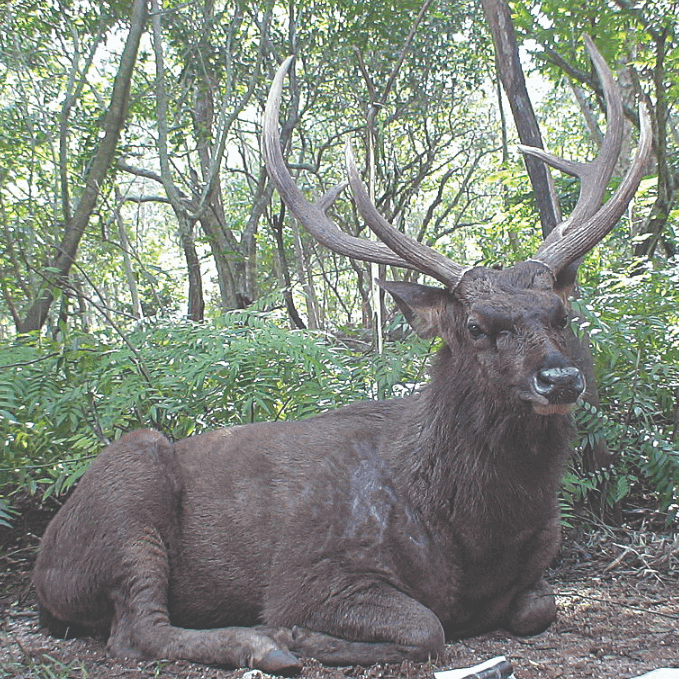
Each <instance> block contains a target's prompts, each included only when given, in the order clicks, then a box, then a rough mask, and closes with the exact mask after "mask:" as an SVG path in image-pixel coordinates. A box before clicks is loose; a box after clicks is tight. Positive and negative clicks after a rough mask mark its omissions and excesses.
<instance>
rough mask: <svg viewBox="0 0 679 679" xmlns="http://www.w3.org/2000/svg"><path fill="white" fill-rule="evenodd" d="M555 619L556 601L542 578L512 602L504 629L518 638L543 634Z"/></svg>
mask: <svg viewBox="0 0 679 679" xmlns="http://www.w3.org/2000/svg"><path fill="white" fill-rule="evenodd" d="M555 619H556V601H555V600H554V593H553V592H552V589H551V587H550V586H549V585H548V584H547V582H546V581H545V579H544V578H540V580H538V582H537V583H536V584H535V585H534V586H533V587H531V588H529V589H525V590H523V591H521V592H519V593H518V594H517V595H516V596H515V597H514V601H513V602H512V605H511V608H510V611H509V615H508V616H507V620H506V621H505V623H504V627H505V628H506V629H507V630H508V631H510V632H511V633H512V634H516V635H518V636H532V635H534V634H540V632H544V631H545V630H546V629H547V628H548V627H549V626H550V625H551V624H552V623H553V622H554V620H555Z"/></svg>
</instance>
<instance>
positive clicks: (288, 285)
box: [0, 0, 679, 526]
mask: <svg viewBox="0 0 679 679" xmlns="http://www.w3.org/2000/svg"><path fill="white" fill-rule="evenodd" d="M494 7H495V9H497V8H498V7H499V8H500V9H501V10H503V11H505V10H510V11H511V16H512V19H513V25H514V29H515V32H516V33H515V35H516V40H517V45H516V47H517V49H518V51H519V54H520V55H521V63H522V64H523V69H524V72H525V74H526V77H527V81H528V91H529V92H530V95H531V98H532V102H533V106H534V109H535V114H536V120H537V121H538V123H539V127H540V130H541V133H542V137H543V140H544V142H545V146H546V147H547V148H549V149H550V150H551V151H552V152H553V153H556V154H558V155H562V156H565V157H569V158H575V159H578V160H584V159H586V158H590V157H592V156H593V155H594V154H596V151H597V145H598V144H599V143H600V140H601V134H602V128H604V126H605V115H604V112H603V103H602V98H601V96H600V95H601V93H600V90H599V84H598V81H597V80H596V76H595V75H594V74H593V71H592V68H591V64H590V62H589V60H588V58H587V57H586V54H585V51H584V44H583V39H582V36H583V34H584V33H588V34H589V35H591V36H592V38H593V39H594V41H595V43H596V44H597V46H598V48H599V49H600V51H601V52H602V54H603V56H604V57H605V59H606V60H607V62H608V63H609V64H610V65H611V67H612V69H613V70H614V72H615V73H616V75H617V77H618V78H619V80H620V82H621V85H622V87H623V94H624V97H625V103H626V116H627V118H628V121H627V122H628V130H629V134H628V138H627V139H626V142H625V151H624V154H623V156H624V157H623V158H621V162H620V168H619V172H616V174H617V176H618V179H617V180H616V181H614V182H613V183H612V186H611V188H614V187H615V183H616V182H617V181H619V177H620V176H621V175H622V174H623V173H624V170H625V168H626V166H627V164H628V162H629V158H630V155H631V153H632V152H633V150H634V148H635V145H636V141H635V140H636V136H637V131H638V114H637V110H638V103H639V102H640V101H643V102H645V103H646V105H647V106H648V108H649V110H650V112H651V115H652V120H653V131H654V138H655V144H654V158H653V163H652V165H651V166H650V167H649V168H648V173H647V175H646V177H645V179H644V180H643V182H642V185H641V188H640V190H639V192H638V194H637V197H636V199H635V201H634V203H633V204H632V206H631V207H630V209H629V210H628V213H627V215H626V216H625V218H624V219H623V220H621V223H620V224H619V225H618V227H617V228H616V230H615V231H614V233H613V234H612V235H611V236H610V237H609V238H608V239H607V240H606V241H605V242H604V243H603V244H602V245H601V246H599V247H598V248H597V249H596V250H595V251H594V252H593V253H591V254H590V255H589V256H588V257H587V259H586V261H585V262H584V264H583V265H582V266H581V268H580V274H579V286H578V291H577V292H578V295H577V299H576V300H575V301H574V303H573V309H574V311H573V323H572V326H573V330H574V332H575V333H576V334H577V335H579V336H580V337H583V338H584V337H587V338H588V339H589V342H590V345H591V349H592V353H593V364H594V370H595V373H596V378H597V385H598V390H599V393H598V397H593V398H592V399H591V403H588V404H584V405H583V406H582V407H581V408H580V410H579V411H578V414H577V422H578V435H577V439H576V456H575V458H574V462H573V466H572V469H571V471H570V472H569V474H568V475H567V477H566V479H565V483H564V488H563V507H564V520H565V521H567V522H568V521H573V520H574V515H573V507H574V506H575V505H578V506H581V505H582V503H583V502H586V506H587V507H588V510H589V511H591V512H593V514H594V515H597V516H598V517H600V518H604V519H606V520H608V521H613V522H616V523H618V524H624V522H625V521H627V520H629V519H630V517H638V516H639V513H640V512H643V513H644V516H649V517H651V518H652V520H653V522H654V524H656V525H657V523H658V521H659V522H660V523H661V524H663V525H665V526H670V525H672V523H673V522H674V521H676V516H677V511H678V509H679V507H678V502H679V500H678V493H679V259H678V257H677V244H678V238H679V201H678V199H679V153H678V149H679V111H678V105H679V35H678V32H677V23H678V20H677V17H678V16H679V3H677V2H676V0H639V1H637V2H632V1H631V0H584V1H583V0H578V1H577V2H576V1H575V0H559V1H558V2H557V1H555V0H544V1H539V0H535V1H532V0H517V1H514V2H510V3H509V5H507V4H506V3H504V2H491V1H490V0H487V1H484V2H483V3H479V2H473V1H467V0H438V1H435V2H427V3H425V5H423V4H422V2H421V0H372V1H371V2H369V3H367V2H366V3H362V2H354V1H353V0H349V1H347V0H332V1H327V2H326V1H324V0H295V1H292V0H291V1H289V2H282V1H278V0H269V1H268V2H241V1H229V0H227V1H224V2H223V1H219V0H186V1H183V2H175V0H170V1H167V2H163V3H162V5H161V4H159V2H158V0H150V2H148V4H147V3H146V2H145V0H134V1H132V2H129V1H125V0H117V1H112V2H96V3H95V2H90V1H89V0H49V1H47V2H35V1H32V0H10V1H9V2H4V3H2V5H0V230H1V237H0V350H1V353H0V523H4V524H6V525H8V524H11V523H12V521H14V520H15V518H16V515H17V514H16V513H17V508H18V507H20V506H21V505H22V503H23V502H24V501H25V498H26V497H33V498H36V499H37V500H38V501H43V500H44V499H45V498H47V497H49V496H51V495H53V496H56V495H59V494H61V493H63V492H65V491H67V490H68V489H69V488H70V487H72V485H73V484H74V483H75V482H76V481H77V479H78V478H79V477H80V476H81V475H82V473H83V472H84V470H85V469H86V468H87V465H88V464H89V462H90V460H91V459H92V457H93V456H94V455H95V454H96V453H97V452H98V451H99V450H100V449H101V447H102V446H103V445H104V444H106V443H107V442H108V441H111V440H113V439H114V438H116V437H117V436H119V435H120V434H121V433H123V432H125V431H128V430H130V429H132V428H136V427H140V426H152V427H156V428H159V429H161V430H162V431H164V432H165V433H166V434H168V435H169V436H170V437H173V438H178V437H183V436H187V435H190V434H194V433H198V432H200V431H202V430H205V429H207V428H213V427H218V426H224V425H230V424H237V423H244V422H251V421H254V420H260V419H286V418H297V417H302V416H305V415H309V414H311V413H314V412H317V411H318V410H320V409H325V408H330V407H336V406H338V405H340V404H343V403H346V402H349V401H352V400H356V399H363V398H384V397H389V396H392V395H399V394H402V393H407V392H408V391H410V390H412V389H414V388H415V387H416V385H417V384H418V383H421V382H422V381H423V380H424V379H425V378H426V364H427V361H428V357H429V354H430V353H431V352H432V351H434V350H435V349H436V346H435V345H431V344H430V343H428V342H426V343H425V342H423V341H422V340H419V339H418V338H417V337H415V336H414V335H413V334H412V333H410V332H409V330H408V328H407V326H406V324H405V322H404V321H403V319H402V317H400V316H399V315H398V314H396V313H395V312H394V310H393V309H392V307H391V306H390V304H389V303H388V302H387V301H385V300H384V299H383V298H381V297H380V295H379V293H377V292H376V291H375V290H374V285H373V283H372V280H373V278H374V276H375V273H376V272H375V270H374V269H372V268H371V267H370V266H366V265H364V264H361V263H357V262H353V261H349V260H347V259H345V258H342V257H339V256H336V255H334V254H332V253H330V252H329V251H327V250H325V249H323V248H322V247H320V246H318V245H317V244H315V243H314V242H313V241H312V240H311V239H310V238H309V237H308V236H307V235H306V234H305V233H304V232H303V231H301V230H300V228H299V225H298V224H297V223H296V222H295V220H294V219H292V218H291V217H290V215H289V214H288V213H287V212H286V209H285V207H284V206H283V204H282V203H281V201H280V199H279V197H278V195H277V194H276V193H275V192H274V190H273V188H272V186H271V183H270V182H269V180H268V178H267V175H266V172H265V170H264V168H263V164H262V158H261V155H260V152H259V134H260V129H261V128H260V116H261V113H262V110H263V105H264V101H265V98H266V94H267V91H268V87H269V84H270V82H271V79H272V77H273V73H274V72H275V70H276V68H277V65H278V64H279V63H280V62H281V61H282V60H283V59H284V58H285V57H286V56H287V55H290V54H294V55H296V59H295V62H294V67H293V75H292V78H291V79H289V80H288V83H287V85H286V88H287V89H286V92H285V110H284V113H283V115H282V128H283V139H284V140H285V142H286V144H287V146H286V157H287V159H288V162H289V166H290V168H291V170H292V172H293V173H294V175H295V176H296V178H297V181H298V183H299V184H300V186H302V187H303V189H304V190H305V192H307V193H308V195H309V196H311V195H320V194H321V193H323V192H324V191H326V190H327V189H328V188H330V187H331V186H333V185H335V184H337V183H338V182H340V181H341V180H342V178H343V173H344V170H343V163H342V156H343V149H344V146H345V143H346V141H347V139H349V138H351V139H352V140H353V143H354V147H355V148H356V149H357V153H358V155H359V157H360V158H362V160H361V161H360V162H361V163H363V165H364V166H365V167H367V168H368V172H367V174H366V180H367V181H369V184H370V186H371V188H372V189H373V191H374V195H375V202H376V203H377V205H378V207H379V209H380V210H381V212H382V213H383V214H384V215H385V216H386V217H387V219H389V221H391V222H392V223H393V224H395V225H397V226H398V228H400V229H402V230H404V231H406V232H407V233H409V234H410V235H412V236H413V237H415V238H417V239H418V240H421V241H423V242H425V243H427V244H428V245H432V246H434V247H436V248H437V249H439V250H441V251H442V252H444V253H445V254H446V255H448V256H450V257H451V258H453V259H455V260H456V261H459V262H462V263H466V264H469V265H472V264H483V265H485V266H500V265H503V266H507V265H509V264H511V263H512V262H514V261H517V260H519V259H525V258H527V257H529V256H530V255H531V254H532V253H533V252H534V251H535V250H536V249H537V246H538V243H539V241H540V238H541V237H542V236H541V223H542V226H543V228H544V227H545V224H546V220H547V221H549V219H548V218H546V217H545V214H544V211H543V210H542V208H541V207H540V206H539V205H537V204H536V202H535V200H534V193H533V187H532V185H531V180H530V179H529V177H528V175H527V173H526V170H525V166H524V162H523V159H522V157H521V155H520V154H519V153H518V151H517V148H516V144H517V141H518V137H517V132H516V127H515V123H516V126H520V124H521V122H525V121H521V120H516V121H515V120H514V118H513V117H512V114H511V110H510V106H509V103H508V101H507V99H506V98H505V94H504V92H503V89H502V86H501V84H500V81H501V78H500V75H499V73H501V72H502V68H503V66H502V64H501V63H500V60H499V59H498V60H496V58H495V50H494V44H493V39H492V37H491V31H490V30H489V21H488V16H489V15H488V12H489V11H491V10H492V9H493V8H494ZM557 175H558V173H556V174H555V177H554V181H555V185H556V192H557V194H558V196H559V199H560V202H561V208H562V209H563V212H564V215H567V214H568V212H569V208H570V207H572V206H573V205H574V204H575V201H576V200H577V195H578V183H577V181H575V180H573V179H572V178H570V177H567V176H561V175H558V176H557ZM333 218H334V219H336V221H337V222H338V223H339V224H340V225H341V226H342V228H344V229H345V230H347V231H349V232H351V233H354V234H363V235H365V233H363V232H364V225H363V224H362V222H361V221H360V219H359V218H358V216H357V214H356V212H355V210H354V207H353V204H352V202H351V200H350V199H349V198H348V197H346V196H345V197H343V198H341V199H340V200H339V201H338V202H337V203H336V204H335V206H334V207H333ZM379 273H380V274H381V275H386V276H388V277H403V276H404V275H406V274H405V273H404V272H402V271H401V272H399V271H381V272H379ZM675 525H676V524H675Z"/></svg>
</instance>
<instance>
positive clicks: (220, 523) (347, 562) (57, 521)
mask: <svg viewBox="0 0 679 679" xmlns="http://www.w3.org/2000/svg"><path fill="white" fill-rule="evenodd" d="M383 285H384V287H386V288H387V289H388V290H389V291H390V292H391V293H392V295H393V296H394V297H395V299H396V300H397V302H398V303H399V305H400V306H401V308H402V309H403V310H404V312H405V313H406V315H407V316H408V318H409V320H410V321H411V323H412V324H413V326H414V327H415V328H416V329H417V331H418V332H420V333H421V334H422V335H424V336H433V335H440V336H441V337H442V338H443V340H444V345H443V348H442V349H441V351H440V354H439V356H438V358H437V360H436V362H435V364H434V366H433V369H432V375H431V381H430V384H428V385H427V386H426V387H424V388H423V390H422V391H421V392H420V393H418V394H417V395H415V396H412V397H410V398H406V399H401V400H391V401H384V402H366V403H357V404H354V405H351V406H348V407H346V408H342V409H339V410H337V411H333V412H329V413H325V414H323V415H319V416H316V417H313V418H310V419H307V420H304V421H300V422H280V423H269V424H253V425H249V426H244V427H233V428H229V429H221V430H218V431H213V432H210V433H206V434H202V435H200V436H196V437H192V438H189V439H185V440H183V441H179V442H178V443H176V444H172V443H170V442H168V441H167V440H166V439H165V438H164V437H163V436H161V435H160V434H158V433H156V432H152V431H146V430H142V431H135V432H132V433H130V434H127V435H126V436H124V437H122V438H121V439H120V440H119V441H117V442H115V443H114V444H112V445H111V446H109V447H108V448H107V449H106V450H104V451H103V452H102V453H101V455H100V456H99V457H98V458H97V459H96V460H95V461H94V463H93V464H92V467H91V468H90V470H89V471H88V472H87V474H86V475H85V476H84V478H83V479H82V481H81V482H80V484H79V486H78V488H77V489H76V491H75V492H74V493H73V495H72V497H71V498H70V499H69V500H68V502H67V503H66V504H65V505H64V507H63V508H62V510H61V511H60V512H59V514H58V515H57V516H56V517H55V518H54V520H53V521H52V523H51V524H50V525H49V527H48V529H47V531H46V533H45V536H44V538H43V543H42V547H41V550H40V554H39V557H38V561H37V564H36V567H35V571H34V582H35V586H36V589H37V592H38V596H39V599H40V603H41V607H42V611H43V621H44V622H45V624H47V625H48V626H49V627H50V628H51V629H52V630H53V631H55V632H57V633H64V632H65V630H66V628H67V627H69V626H71V627H73V628H75V630H76V631H83V630H88V629H89V630H98V631H104V632H109V631H110V636H109V642H108V643H109V649H110V651H111V653H113V654H114V655H118V656H125V655H127V656H134V657H145V658H155V657H166V658H185V659H189V660H193V661H197V662H203V663H217V664H224V665H232V666H242V665H249V666H255V667H259V668H261V669H264V670H269V671H276V672H284V671H295V670H296V669H298V668H299V662H298V661H297V659H296V657H295V655H302V656H314V657H316V658H318V659H319V660H321V661H322V662H324V663H326V664H357V663H364V664H368V663H374V662H378V661H379V662H395V661H400V660H402V659H404V658H412V659H417V660H423V659H426V658H427V657H428V656H429V655H433V654H436V653H437V652H438V651H440V650H441V648H442V646H443V643H444V639H445V637H446V636H447V637H449V638H453V637H460V636H463V635H470V634H477V633H479V632H482V631H484V630H489V629H493V628H497V627H504V628H506V629H508V630H510V631H512V632H515V633H517V634H535V633H538V632H540V631H542V630H544V629H545V628H546V627H547V626H548V625H549V624H550V623H551V622H552V620H553V619H554V616H555V604H554V599H553V596H552V595H551V594H550V592H549V588H548V587H547V585H546V584H545V582H544V579H543V572H544V570H545V568H546V567H547V566H548V564H549V563H550V561H551V560H552V559H553V558H554V556H555V555H556V553H557V551H558V548H559V542H560V528H559V515H558V510H557V491H558V487H559V482H560V478H561V475H562V472H563V469H564V465H565V462H566V459H567V455H568V438H569V432H570V426H569V418H568V416H567V415H564V414H563V413H564V412H565V411H566V410H567V409H568V408H569V407H570V406H571V405H572V404H573V403H574V402H575V400H576V399H577V398H578V396H579V395H580V393H581V391H582V389H583V388H584V383H583V381H582V378H581V376H580V373H579V372H578V371H577V370H575V369H574V368H573V366H572V363H571V362H570V359H568V357H567V355H566V348H565V346H566V345H565V339H564V331H563V328H562V325H563V323H562V321H563V318H564V314H565V312H564V308H563V304H562V301H561V298H560V297H559V295H557V294H556V293H555V292H554V290H553V278H552V275H551V274H550V273H549V271H548V270H547V268H546V267H544V265H542V264H539V263H535V262H528V263H523V264H521V265H518V266H517V267H515V268H513V269H509V270H506V271H491V270H486V269H482V268H478V269H473V270H471V271H469V272H467V273H466V274H465V275H464V277H463V279H462V281H461V282H460V283H459V285H458V286H457V287H456V289H455V290H454V291H452V292H449V291H445V290H442V289H435V288H425V287H422V286H416V285H411V284H405V283H385V284H383ZM541 371H542V372H541ZM550 371H551V372H550ZM536 375H537V376H538V377H536ZM540 375H542V378H540ZM564 375H565V377H564ZM553 376H556V377H555V384H554V386H553V388H552V386H551V385H550V386H549V389H550V391H549V393H548V395H547V396H545V393H544V392H545V389H543V388H542V387H544V380H545V379H546V378H547V377H548V378H549V380H551V379H552V377H553ZM557 378H558V379H557ZM536 380H537V381H536ZM540 380H542V382H541V381H540ZM536 385H537V386H538V387H540V388H539V389H538V390H537V391H536ZM544 412H549V413H554V414H547V415H545V414H540V413H544ZM293 654H295V655H293Z"/></svg>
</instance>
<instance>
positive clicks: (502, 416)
mask: <svg viewBox="0 0 679 679" xmlns="http://www.w3.org/2000/svg"><path fill="white" fill-rule="evenodd" d="M479 384H483V380H482V378H481V377H480V376H479V375H476V374H475V371H474V370H470V366H469V364H468V362H465V363H464V365H462V362H459V363H456V362H455V361H454V360H452V357H451V352H450V350H449V349H447V347H446V348H444V349H443V350H442V353H441V355H440V356H439V358H438V361H437V365H435V366H434V370H433V371H432V381H431V382H430V384H428V385H427V386H426V387H425V389H424V390H423V391H422V393H421V394H420V395H419V396H418V397H417V399H416V401H415V403H414V407H413V408H412V411H411V419H410V422H409V426H408V427H407V429H406V431H404V435H403V437H402V439H401V441H400V444H401V445H400V446H399V448H400V455H402V456H403V457H402V459H405V460H407V464H406V465H405V466H404V468H405V469H406V474H407V477H408V478H407V479H406V480H405V484H406V485H407V487H409V488H410V489H411V491H410V496H411V498H415V499H416V500H417V503H418V504H419V505H421V510H422V511H431V512H434V513H437V514H438V513H440V512H441V511H444V512H447V511H449V508H450V504H451V499H452V498H454V497H458V498H460V497H462V496H464V497H466V502H468V503H470V504H473V505H476V506H478V504H479V503H480V502H481V504H483V502H482V501H483V498H481V497H477V496H480V495H483V494H493V493H500V494H501V493H503V492H514V491H516V492H519V491H520V489H521V488H522V487H525V488H526V489H531V488H536V487H540V488H544V489H545V490H546V491H547V494H550V493H551V494H553V492H555V489H556V488H557V487H558V483H559V479H560V478H561V474H562V472H563V468H564V465H565V463H566V460H567V457H568V453H569V438H570V435H571V421H570V418H569V416H565V415H550V416H543V415H538V414H536V413H535V412H534V411H533V410H532V408H530V407H523V406H524V404H521V403H518V404H517V403H516V402H512V401H511V400H509V398H508V395H507V394H503V393H502V389H500V388H499V386H498V390H497V392H495V393H493V394H488V393H486V392H485V391H483V390H480V389H479ZM472 479H474V480H479V479H482V482H478V481H475V482H474V483H471V482H470V480H472Z"/></svg>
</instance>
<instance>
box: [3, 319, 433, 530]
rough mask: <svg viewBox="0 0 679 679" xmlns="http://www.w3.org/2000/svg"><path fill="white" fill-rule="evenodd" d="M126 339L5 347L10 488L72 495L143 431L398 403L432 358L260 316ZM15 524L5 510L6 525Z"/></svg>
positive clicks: (76, 336) (144, 328) (414, 348)
mask: <svg viewBox="0 0 679 679" xmlns="http://www.w3.org/2000/svg"><path fill="white" fill-rule="evenodd" d="M127 339H128V341H127V343H123V342H120V341H119V340H117V339H112V338H111V337H110V336H109V335H108V334H106V333H102V334H99V335H92V334H84V333H72V334H71V335H69V336H68V337H67V339H66V340H65V341H61V342H56V341H51V340H44V339H43V340H41V341H40V342H32V341H28V340H25V339H24V340H19V341H15V342H12V343H8V344H7V345H6V346H4V347H3V365H2V366H0V441H1V442H2V449H1V450H0V488H2V487H8V486H9V485H10V484H12V485H17V484H18V485H19V486H20V487H22V488H23V489H26V490H28V491H29V492H31V493H35V492H37V491H38V490H39V489H40V490H42V492H44V493H45V494H46V495H49V494H51V493H60V492H62V491H65V490H68V488H70V487H71V486H72V485H73V483H74V482H75V481H76V480H77V479H78V478H80V476H81V475H82V474H83V473H84V471H85V470H86V469H87V466H88V465H89V461H90V459H91V458H92V457H93V456H94V455H96V453H97V452H98V451H99V450H100V449H101V448H102V446H103V444H104V443H105V442H106V441H110V440H113V439H115V438H116V437H118V436H119V435H120V434H121V433H123V432H125V431H129V430H131V429H135V428H138V427H147V426H151V427H155V428H157V429H159V430H161V431H163V432H164V433H165V434H167V435H168V436H169V437H171V438H174V439H177V438H182V437H185V436H190V435H192V434H198V433H200V432H202V431H205V430H207V429H213V428H216V427H220V426H226V425H236V424H245V423H249V422H254V421H260V420H284V419H288V418H294V419H298V418H302V417H307V416H309V415H312V414H314V413H317V412H319V411H322V410H327V409H330V408H336V407H338V406H341V405H343V404H346V403H348V402H351V401H355V400H361V399H366V398H373V397H375V396H377V395H378V394H379V395H380V396H381V397H387V396H391V395H393V394H394V393H396V392H399V391H402V390H403V389H407V388H408V387H407V386H403V385H412V384H413V383H415V382H417V381H419V380H420V378H421V373H422V366H423V362H424V360H425V356H423V354H426V352H427V345H426V344H424V345H423V344H422V342H420V341H419V340H417V339H416V338H411V339H409V340H408V341H406V342H402V343H399V344H393V345H390V346H389V347H388V348H387V351H385V353H384V354H383V355H382V356H379V357H376V358H375V357H373V356H371V355H366V354H361V353H358V352H356V351H353V350H351V349H349V348H347V347H345V346H343V345H341V344H338V343H337V342H336V341H335V339H334V338H333V337H331V336H329V335H326V334H324V333H312V332H302V331H290V330H286V329H284V328H282V327H280V326H279V325H278V324H277V323H275V322H274V321H273V320H272V318H271V316H269V315H266V314H261V313H254V312H233V313H230V314H227V315H226V316H224V317H223V318H221V319H219V320H217V321H215V322H213V323H210V324H205V325H197V324H189V323H183V324H171V323H157V324H151V323H149V324H141V325H140V326H139V327H138V328H137V329H136V330H134V331H133V332H132V333H131V334H130V335H129V337H128V338H127ZM10 518H11V517H10V510H9V507H8V504H7V503H6V502H5V503H4V504H2V505H0V521H4V522H6V523H7V522H9V520H10Z"/></svg>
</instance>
